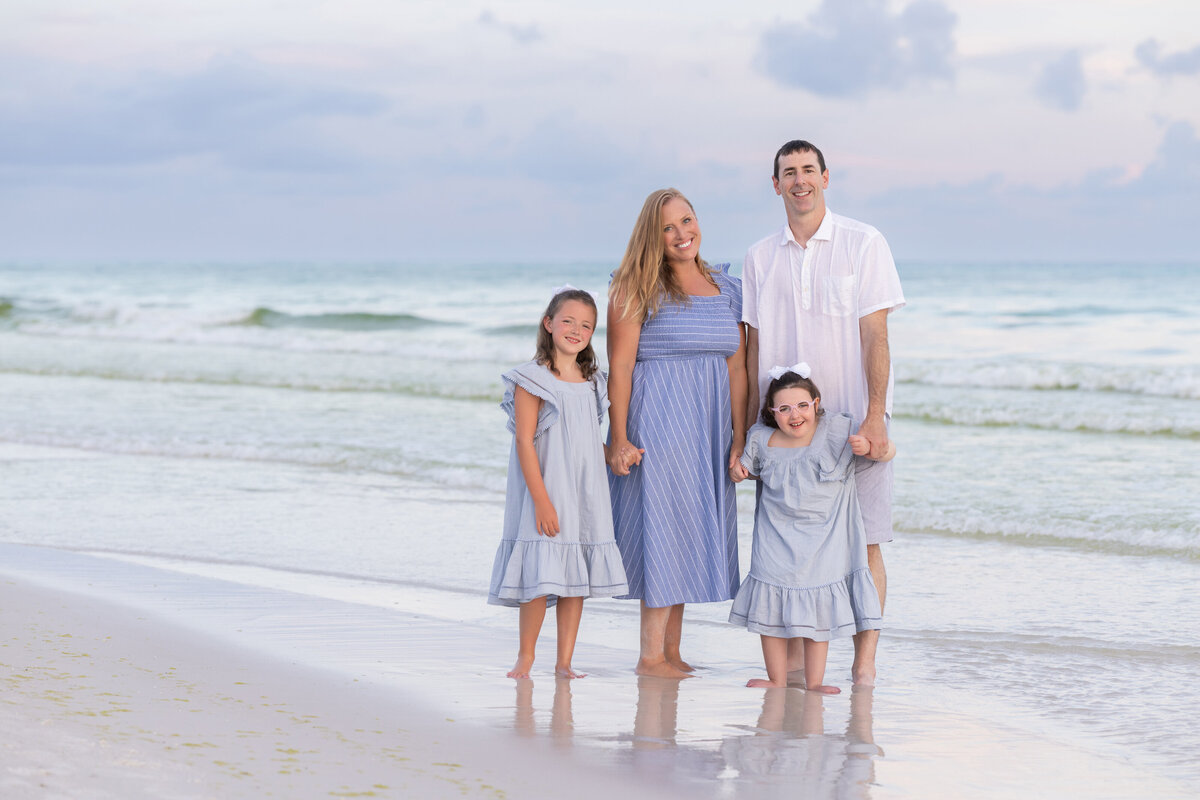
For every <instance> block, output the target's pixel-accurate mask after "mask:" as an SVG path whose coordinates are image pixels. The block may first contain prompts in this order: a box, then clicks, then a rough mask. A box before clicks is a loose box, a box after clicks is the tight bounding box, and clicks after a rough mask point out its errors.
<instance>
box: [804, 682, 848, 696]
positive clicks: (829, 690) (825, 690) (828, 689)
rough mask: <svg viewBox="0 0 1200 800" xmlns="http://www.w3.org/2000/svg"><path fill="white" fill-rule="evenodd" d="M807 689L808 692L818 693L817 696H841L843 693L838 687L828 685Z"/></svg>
mask: <svg viewBox="0 0 1200 800" xmlns="http://www.w3.org/2000/svg"><path fill="white" fill-rule="evenodd" d="M805 688H806V689H807V690H808V691H810V692H816V693H817V694H841V693H842V690H841V689H839V688H838V687H836V686H829V685H827V684H826V685H821V684H818V685H816V686H807V687H805Z"/></svg>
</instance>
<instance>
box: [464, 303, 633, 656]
mask: <svg viewBox="0 0 1200 800" xmlns="http://www.w3.org/2000/svg"><path fill="white" fill-rule="evenodd" d="M595 328H596V301H595V300H593V299H592V296H591V295H590V294H588V293H587V292H583V291H580V290H578V289H575V288H573V287H570V286H565V287H562V288H561V289H558V290H556V291H555V293H554V296H553V298H552V299H551V301H550V305H549V306H548V307H547V308H546V313H545V314H544V315H543V316H542V320H541V324H540V325H539V326H538V338H537V353H536V355H535V356H534V360H533V361H530V362H528V363H525V364H522V365H521V366H519V367H516V368H515V369H512V370H509V371H508V372H506V373H504V376H503V377H504V383H505V394H504V400H503V401H502V402H501V404H500V405H501V408H503V409H504V411H505V412H507V413H508V429H509V430H510V431H512V433H513V446H512V453H511V455H510V457H509V463H508V492H507V497H506V500H505V508H504V534H503V536H502V538H501V540H500V547H499V548H498V549H497V550H496V559H495V562H494V565H493V567H492V582H491V588H490V589H489V591H488V602H489V603H492V604H495V605H507V606H519V607H520V609H521V616H520V646H519V650H518V654H517V663H516V665H515V666H513V668H512V670H510V671H509V673H508V677H510V678H528V677H529V670H530V668H531V667H532V666H533V659H534V649H535V647H536V645H537V640H538V634H539V633H540V632H541V629H542V621H543V620H544V619H545V616H546V608H547V607H548V606H551V605H555V604H557V609H556V612H555V615H556V617H557V623H558V660H557V662H556V664H555V673H556V674H558V675H559V676H561V677H565V678H582V677H583V674H582V673H579V672H575V671H574V670H573V669H572V667H571V658H572V656H573V655H574V652H575V638H576V635H577V634H578V632H579V620H580V617H581V615H582V614H583V598H585V597H612V596H615V595H620V594H625V592H627V591H628V590H629V587H628V586H627V584H626V581H625V570H624V568H623V566H622V564H621V552H620V551H619V550H618V549H617V544H616V541H615V540H614V539H613V524H612V505H611V502H610V500H609V493H608V475H607V472H606V468H605V457H606V454H607V450H606V447H605V445H604V441H603V438H602V437H601V433H600V422H601V420H602V419H603V418H604V414H605V411H606V410H607V409H608V390H607V383H606V381H605V377H604V373H602V372H600V370H599V369H597V367H596V354H595V352H594V351H593V350H592V345H591V340H592V333H593V331H594V330H595Z"/></svg>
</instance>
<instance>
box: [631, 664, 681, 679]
mask: <svg viewBox="0 0 1200 800" xmlns="http://www.w3.org/2000/svg"><path fill="white" fill-rule="evenodd" d="M633 671H634V672H636V673H637V674H638V675H649V676H651V677H654V678H677V679H682V678H690V677H692V676H691V675H689V674H688V673H686V672H684V671H683V670H681V669H677V668H676V667H675V665H673V664H671V663H670V662H668V661H667V660H666V659H663V660H662V661H646V660H645V659H641V660H639V661H638V663H637V667H635V668H634V670H633Z"/></svg>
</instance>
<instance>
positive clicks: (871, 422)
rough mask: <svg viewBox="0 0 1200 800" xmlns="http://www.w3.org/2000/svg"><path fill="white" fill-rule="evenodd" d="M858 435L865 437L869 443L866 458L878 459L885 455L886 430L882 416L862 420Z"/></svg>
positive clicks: (886, 446)
mask: <svg viewBox="0 0 1200 800" xmlns="http://www.w3.org/2000/svg"><path fill="white" fill-rule="evenodd" d="M858 435H859V436H862V437H865V438H866V440H867V441H868V442H870V443H871V449H870V452H869V453H867V454H866V455H867V458H873V459H875V460H876V461H878V460H880V459H882V458H884V457H885V456H886V455H887V452H888V430H887V424H886V423H885V422H884V421H883V417H882V416H877V417H867V419H865V420H863V424H862V425H860V426H859V427H858Z"/></svg>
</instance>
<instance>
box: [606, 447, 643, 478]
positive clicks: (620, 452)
mask: <svg viewBox="0 0 1200 800" xmlns="http://www.w3.org/2000/svg"><path fill="white" fill-rule="evenodd" d="M644 452H646V451H645V450H642V449H639V448H637V447H634V446H633V445H632V444H630V443H629V442H627V441H625V440H617V441H614V442H613V443H612V444H610V445H609V446H608V450H607V452H606V453H605V455H606V456H607V459H608V468H609V469H611V470H612V474H613V475H628V474H629V468H630V467H631V466H633V465H634V464H640V463H642V453H644Z"/></svg>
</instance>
